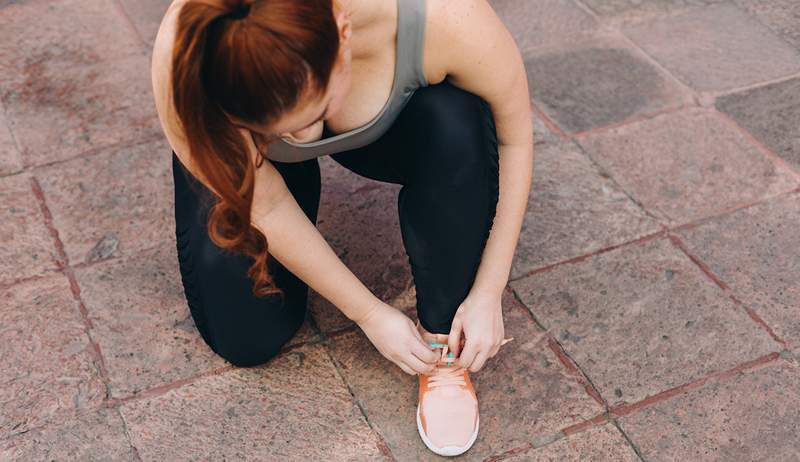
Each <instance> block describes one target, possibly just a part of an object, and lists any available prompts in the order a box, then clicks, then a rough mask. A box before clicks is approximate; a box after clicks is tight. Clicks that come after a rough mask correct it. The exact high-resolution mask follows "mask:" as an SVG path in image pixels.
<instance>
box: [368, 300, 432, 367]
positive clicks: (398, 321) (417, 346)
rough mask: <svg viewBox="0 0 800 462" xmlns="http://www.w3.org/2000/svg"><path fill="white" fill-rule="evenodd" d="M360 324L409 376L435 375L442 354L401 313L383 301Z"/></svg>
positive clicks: (374, 342) (386, 356)
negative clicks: (432, 347)
mask: <svg viewBox="0 0 800 462" xmlns="http://www.w3.org/2000/svg"><path fill="white" fill-rule="evenodd" d="M357 324H358V326H359V327H360V328H361V330H362V331H364V333H365V334H366V335H367V338H369V340H370V342H372V344H373V345H375V348H377V349H378V351H379V352H380V353H381V354H382V355H383V356H384V357H385V358H386V359H388V360H389V361H392V362H393V363H395V364H397V366H399V367H400V369H402V370H403V371H404V372H406V373H407V374H410V375H416V374H417V373H431V372H433V370H434V367H435V365H436V362H437V361H438V360H439V355H437V354H436V353H435V352H434V351H433V350H432V349H431V348H430V347H429V346H428V344H427V343H425V341H424V340H422V336H421V335H420V334H419V332H418V331H417V328H416V326H415V325H414V322H413V321H411V319H410V318H409V317H408V316H406V315H405V314H403V313H402V312H401V311H400V310H398V309H396V308H394V307H392V306H391V305H388V304H386V303H383V302H379V303H378V304H376V305H375V306H374V307H373V308H372V309H371V311H370V312H369V313H367V314H366V315H365V316H364V318H363V319H361V320H359V321H358V322H357Z"/></svg>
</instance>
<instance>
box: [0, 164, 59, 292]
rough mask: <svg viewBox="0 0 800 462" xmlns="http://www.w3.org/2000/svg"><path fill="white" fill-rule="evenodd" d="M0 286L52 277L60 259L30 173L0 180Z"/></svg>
mask: <svg viewBox="0 0 800 462" xmlns="http://www.w3.org/2000/svg"><path fill="white" fill-rule="evenodd" d="M0 217H2V220H0V284H8V283H11V282H13V281H17V280H20V279H25V278H29V277H32V276H41V275H45V274H49V273H52V272H53V271H54V270H55V269H56V261H57V258H58V255H57V253H56V249H55V247H54V242H53V237H52V236H51V235H50V232H49V231H48V229H47V227H46V226H45V223H44V215H43V213H42V210H41V208H40V206H39V201H38V200H37V199H36V196H35V195H34V190H33V185H32V182H31V177H30V175H28V174H27V173H23V174H20V175H13V176H8V177H3V178H0Z"/></svg>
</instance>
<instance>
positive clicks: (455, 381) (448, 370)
mask: <svg viewBox="0 0 800 462" xmlns="http://www.w3.org/2000/svg"><path fill="white" fill-rule="evenodd" d="M428 344H429V345H430V346H432V347H433V348H440V349H441V350H442V355H441V357H440V358H439V361H437V362H436V367H435V368H434V370H433V372H432V373H431V374H429V375H428V387H430V388H434V387H441V386H444V385H463V386H466V385H467V383H466V381H464V368H463V367H457V366H454V365H453V362H454V360H455V358H453V352H452V351H448V350H449V347H448V345H447V344H446V343H437V342H430V343H428Z"/></svg>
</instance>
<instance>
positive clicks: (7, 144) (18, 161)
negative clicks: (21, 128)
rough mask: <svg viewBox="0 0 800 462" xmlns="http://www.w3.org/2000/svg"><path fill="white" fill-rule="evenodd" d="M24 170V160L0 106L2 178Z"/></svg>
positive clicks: (0, 171)
mask: <svg viewBox="0 0 800 462" xmlns="http://www.w3.org/2000/svg"><path fill="white" fill-rule="evenodd" d="M20 170H22V158H21V157H20V156H19V150H18V149H17V145H16V143H15V142H14V137H13V136H11V130H10V129H9V128H8V120H7V119H6V116H5V111H4V110H3V106H2V105H0V176H5V175H10V174H12V173H17V172H19V171H20Z"/></svg>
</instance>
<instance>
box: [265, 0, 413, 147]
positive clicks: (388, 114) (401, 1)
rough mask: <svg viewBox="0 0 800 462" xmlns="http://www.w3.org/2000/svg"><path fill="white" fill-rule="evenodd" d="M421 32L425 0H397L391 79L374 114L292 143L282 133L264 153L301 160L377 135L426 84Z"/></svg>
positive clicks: (382, 132)
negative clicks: (359, 123)
mask: <svg viewBox="0 0 800 462" xmlns="http://www.w3.org/2000/svg"><path fill="white" fill-rule="evenodd" d="M424 36H425V0H397V44H396V50H397V51H396V62H395V71H394V81H393V83H392V90H391V93H390V94H389V99H388V101H386V103H385V104H384V106H383V108H382V109H381V110H380V112H379V113H378V115H377V116H375V117H374V118H373V119H372V120H371V121H369V122H368V123H367V124H366V125H363V126H361V127H359V128H356V129H353V130H350V131H347V132H345V133H339V134H337V135H333V136H329V137H327V138H322V139H319V140H316V141H311V142H308V143H295V142H293V141H291V140H289V139H286V138H283V137H279V138H276V139H275V140H273V141H272V142H270V143H269V144H268V145H267V152H266V155H265V157H266V158H267V159H272V160H277V161H279V162H301V161H304V160H308V159H312V158H314V157H320V156H324V155H329V154H335V153H337V152H342V151H347V150H350V149H356V148H359V147H362V146H365V145H367V144H369V143H371V142H373V141H375V140H377V139H378V138H380V136H381V135H383V134H384V133H385V132H386V131H387V130H388V129H389V127H390V126H391V125H392V123H393V122H394V121H395V119H396V118H397V116H398V115H399V114H400V111H402V109H403V108H404V107H405V105H406V104H407V103H408V101H409V99H410V98H411V95H413V94H414V92H415V91H416V89H417V88H419V87H427V86H428V81H427V80H426V79H425V74H424V72H423V70H422V46H423V39H424ZM251 136H252V134H251ZM262 155H263V153H262Z"/></svg>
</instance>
